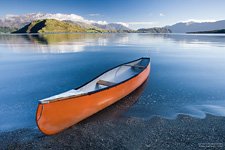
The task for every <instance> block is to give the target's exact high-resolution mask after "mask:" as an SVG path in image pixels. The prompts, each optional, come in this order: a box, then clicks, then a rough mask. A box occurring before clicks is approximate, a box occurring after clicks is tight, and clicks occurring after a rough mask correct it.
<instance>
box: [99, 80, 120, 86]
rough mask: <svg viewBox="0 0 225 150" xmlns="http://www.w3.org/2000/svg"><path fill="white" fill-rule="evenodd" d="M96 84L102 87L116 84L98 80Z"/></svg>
mask: <svg viewBox="0 0 225 150" xmlns="http://www.w3.org/2000/svg"><path fill="white" fill-rule="evenodd" d="M97 84H99V85H104V86H112V85H114V84H116V83H114V82H109V81H104V80H99V81H98V82H97Z"/></svg>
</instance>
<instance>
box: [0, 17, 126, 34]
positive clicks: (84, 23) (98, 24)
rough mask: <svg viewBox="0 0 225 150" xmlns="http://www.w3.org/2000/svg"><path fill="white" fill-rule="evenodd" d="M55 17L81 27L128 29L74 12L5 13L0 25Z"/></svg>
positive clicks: (19, 24)
mask: <svg viewBox="0 0 225 150" xmlns="http://www.w3.org/2000/svg"><path fill="white" fill-rule="evenodd" d="M43 19H56V20H59V21H65V22H70V23H73V24H75V25H79V26H80V27H81V28H89V29H90V28H92V29H97V30H111V31H117V30H118V31H121V30H130V29H129V28H127V27H125V26H123V25H122V24H119V23H107V22H105V21H93V20H86V19H84V18H83V17H81V16H78V15H75V14H60V13H58V14H49V13H30V14H25V15H7V16H5V17H4V18H0V27H8V28H17V29H18V28H22V27H23V26H25V25H27V24H29V23H31V22H32V21H36V20H43Z"/></svg>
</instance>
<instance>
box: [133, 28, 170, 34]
mask: <svg viewBox="0 0 225 150" xmlns="http://www.w3.org/2000/svg"><path fill="white" fill-rule="evenodd" d="M137 32H138V33H171V32H172V31H171V30H170V29H167V28H142V29H138V30H137Z"/></svg>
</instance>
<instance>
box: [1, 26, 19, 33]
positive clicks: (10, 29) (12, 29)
mask: <svg viewBox="0 0 225 150" xmlns="http://www.w3.org/2000/svg"><path fill="white" fill-rule="evenodd" d="M16 30H18V29H17V28H13V27H12V28H10V27H0V33H11V32H14V31H16Z"/></svg>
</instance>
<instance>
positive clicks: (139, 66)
mask: <svg viewBox="0 0 225 150" xmlns="http://www.w3.org/2000/svg"><path fill="white" fill-rule="evenodd" d="M124 66H130V67H134V68H139V69H144V68H145V66H141V65H130V64H126V65H124Z"/></svg>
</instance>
